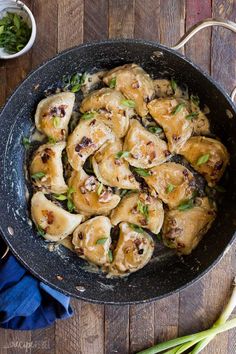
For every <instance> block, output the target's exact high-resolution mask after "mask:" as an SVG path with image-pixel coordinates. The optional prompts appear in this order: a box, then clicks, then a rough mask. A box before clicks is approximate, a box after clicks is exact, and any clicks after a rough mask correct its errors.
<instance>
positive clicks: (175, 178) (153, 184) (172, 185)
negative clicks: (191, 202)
mask: <svg viewBox="0 0 236 354" xmlns="http://www.w3.org/2000/svg"><path fill="white" fill-rule="evenodd" d="M143 178H144V179H145V181H146V183H147V184H148V186H149V187H150V188H151V190H154V191H155V192H156V193H157V195H158V197H159V198H160V199H161V200H162V201H163V202H164V203H165V204H167V205H168V206H169V207H170V208H171V209H172V208H175V207H177V206H178V205H179V204H180V203H181V202H183V201H184V200H187V199H190V198H191V197H192V195H193V191H194V187H195V186H194V177H193V174H192V173H191V172H190V171H189V170H188V169H187V168H186V167H185V166H183V165H181V164H179V163H175V162H166V163H163V164H162V165H159V166H156V167H153V168H152V169H151V174H150V176H147V177H143Z"/></svg>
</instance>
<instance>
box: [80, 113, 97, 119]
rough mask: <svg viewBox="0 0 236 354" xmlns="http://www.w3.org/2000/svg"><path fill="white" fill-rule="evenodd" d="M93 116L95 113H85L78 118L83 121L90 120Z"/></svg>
mask: <svg viewBox="0 0 236 354" xmlns="http://www.w3.org/2000/svg"><path fill="white" fill-rule="evenodd" d="M94 116H95V112H86V113H84V114H83V115H82V116H81V117H80V118H81V119H83V120H89V119H92V118H93V117H94Z"/></svg>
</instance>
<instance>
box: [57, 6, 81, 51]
mask: <svg viewBox="0 0 236 354" xmlns="http://www.w3.org/2000/svg"><path fill="white" fill-rule="evenodd" d="M68 19H69V21H70V25H69V26H68ZM83 19H84V1H83V0H71V1H70V2H69V3H68V1H67V0H61V1H59V3H58V51H59V52H61V51H62V50H64V49H67V48H70V47H73V46H75V45H78V44H81V43H83Z"/></svg>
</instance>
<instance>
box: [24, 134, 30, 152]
mask: <svg viewBox="0 0 236 354" xmlns="http://www.w3.org/2000/svg"><path fill="white" fill-rule="evenodd" d="M22 144H23V145H24V147H25V148H26V149H28V148H29V147H30V141H29V138H26V137H23V139H22Z"/></svg>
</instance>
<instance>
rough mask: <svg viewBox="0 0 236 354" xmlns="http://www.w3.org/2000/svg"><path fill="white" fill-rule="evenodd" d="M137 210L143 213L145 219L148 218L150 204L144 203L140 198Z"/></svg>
mask: <svg viewBox="0 0 236 354" xmlns="http://www.w3.org/2000/svg"><path fill="white" fill-rule="evenodd" d="M137 211H138V212H139V213H140V214H143V215H144V217H145V219H146V220H148V218H149V209H148V205H146V204H144V203H142V202H141V201H140V200H138V203H137Z"/></svg>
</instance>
